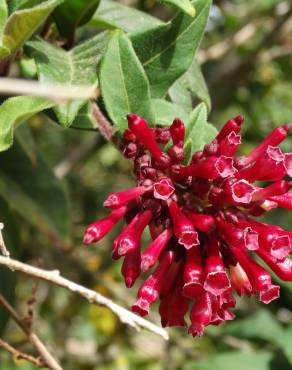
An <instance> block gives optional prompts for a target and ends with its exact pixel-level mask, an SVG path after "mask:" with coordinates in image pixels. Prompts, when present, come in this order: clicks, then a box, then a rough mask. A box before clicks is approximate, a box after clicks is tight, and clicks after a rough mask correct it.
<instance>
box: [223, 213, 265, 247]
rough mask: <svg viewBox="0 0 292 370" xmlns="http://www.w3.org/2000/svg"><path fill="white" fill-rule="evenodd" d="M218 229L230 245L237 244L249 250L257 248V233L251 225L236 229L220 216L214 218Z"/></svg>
mask: <svg viewBox="0 0 292 370" xmlns="http://www.w3.org/2000/svg"><path fill="white" fill-rule="evenodd" d="M216 223H217V226H218V228H219V230H220V231H221V232H222V237H223V239H224V240H225V241H226V242H227V243H228V244H229V245H230V246H237V247H240V248H241V249H248V250H251V251H254V250H257V249H258V248H259V241H258V233H257V232H256V231H255V230H253V229H252V228H251V227H249V226H248V227H245V228H244V229H238V228H236V227H234V226H233V225H232V224H230V223H229V222H226V221H224V220H223V219H222V218H217V220H216Z"/></svg>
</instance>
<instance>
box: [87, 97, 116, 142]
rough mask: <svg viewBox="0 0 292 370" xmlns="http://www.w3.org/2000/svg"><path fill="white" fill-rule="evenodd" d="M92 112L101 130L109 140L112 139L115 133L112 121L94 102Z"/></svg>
mask: <svg viewBox="0 0 292 370" xmlns="http://www.w3.org/2000/svg"><path fill="white" fill-rule="evenodd" d="M92 114H93V116H94V118H95V120H96V123H97V126H98V129H99V132H100V133H101V135H102V136H103V137H104V138H105V139H106V140H107V141H111V140H112V139H113V135H114V128H113V126H112V125H111V124H110V122H109V121H108V120H107V119H106V118H105V116H104V115H103V114H102V112H101V110H100V109H99V106H98V105H97V104H96V103H92Z"/></svg>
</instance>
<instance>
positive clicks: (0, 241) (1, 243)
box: [0, 222, 10, 257]
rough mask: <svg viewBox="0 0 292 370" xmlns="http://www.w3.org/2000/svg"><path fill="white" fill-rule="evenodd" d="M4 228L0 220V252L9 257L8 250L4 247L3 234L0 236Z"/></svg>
mask: <svg viewBox="0 0 292 370" xmlns="http://www.w3.org/2000/svg"><path fill="white" fill-rule="evenodd" d="M3 229H4V224H3V223H2V222H0V252H1V253H2V254H3V256H5V257H10V252H9V250H8V249H7V248H6V245H5V242H4V239H3V236H2V230H3Z"/></svg>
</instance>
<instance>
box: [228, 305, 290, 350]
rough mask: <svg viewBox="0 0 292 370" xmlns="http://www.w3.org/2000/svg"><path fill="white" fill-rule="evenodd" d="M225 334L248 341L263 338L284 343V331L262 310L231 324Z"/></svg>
mask: <svg viewBox="0 0 292 370" xmlns="http://www.w3.org/2000/svg"><path fill="white" fill-rule="evenodd" d="M225 334H229V335H235V336H236V337H239V338H247V339H250V338H253V339H258V338H261V339H264V340H267V341H268V342H272V343H276V344H279V343H282V339H283V336H284V329H283V328H282V326H281V325H280V324H279V323H278V321H277V320H275V317H274V316H273V315H272V314H271V313H270V312H269V311H268V310H266V309H261V310H259V311H256V312H255V314H253V315H249V316H248V317H247V318H245V319H241V320H236V321H234V322H232V323H230V325H228V326H227V327H226V330H225Z"/></svg>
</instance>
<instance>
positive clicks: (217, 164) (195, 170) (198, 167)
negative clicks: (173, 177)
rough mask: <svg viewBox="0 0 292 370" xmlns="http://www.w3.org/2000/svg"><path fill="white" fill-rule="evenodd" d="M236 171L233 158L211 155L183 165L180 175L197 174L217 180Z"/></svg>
mask: <svg viewBox="0 0 292 370" xmlns="http://www.w3.org/2000/svg"><path fill="white" fill-rule="evenodd" d="M235 172H236V168H235V167H234V166H233V159H232V158H231V157H225V156H223V155H221V156H220V157H215V156H212V157H211V156H210V157H208V158H206V159H203V160H201V161H200V162H198V163H194V164H191V165H189V166H186V167H182V168H181V169H180V172H179V175H180V176H182V177H187V176H197V177H202V178H205V179H209V180H216V179H219V178H226V177H228V176H232V175H233V174H234V173H235Z"/></svg>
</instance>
